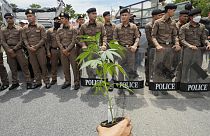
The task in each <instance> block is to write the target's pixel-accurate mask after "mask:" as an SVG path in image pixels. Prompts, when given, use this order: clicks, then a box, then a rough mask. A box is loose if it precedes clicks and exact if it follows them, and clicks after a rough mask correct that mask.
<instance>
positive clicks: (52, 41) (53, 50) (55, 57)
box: [46, 17, 60, 85]
mask: <svg viewBox="0 0 210 136" xmlns="http://www.w3.org/2000/svg"><path fill="white" fill-rule="evenodd" d="M58 28H60V17H55V18H54V27H53V28H50V29H48V30H47V42H46V44H47V56H48V57H49V58H50V61H51V76H52V80H51V82H50V84H51V85H54V84H56V83H57V68H58V61H59V58H60V50H59V47H58V44H57V41H56V34H57V30H58Z"/></svg>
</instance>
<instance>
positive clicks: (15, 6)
mask: <svg viewBox="0 0 210 136" xmlns="http://www.w3.org/2000/svg"><path fill="white" fill-rule="evenodd" d="M10 6H11V7H12V8H13V9H14V8H17V7H18V6H17V5H16V4H14V3H10Z"/></svg>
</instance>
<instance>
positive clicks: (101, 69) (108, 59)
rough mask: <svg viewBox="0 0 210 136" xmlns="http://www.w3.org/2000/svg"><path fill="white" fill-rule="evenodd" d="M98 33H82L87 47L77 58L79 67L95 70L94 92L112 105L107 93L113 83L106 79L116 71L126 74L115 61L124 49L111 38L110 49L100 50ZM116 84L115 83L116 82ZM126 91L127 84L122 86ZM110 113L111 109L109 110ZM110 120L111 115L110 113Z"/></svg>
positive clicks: (121, 55) (82, 40)
mask: <svg viewBox="0 0 210 136" xmlns="http://www.w3.org/2000/svg"><path fill="white" fill-rule="evenodd" d="M100 35H101V34H100V33H97V34H96V35H95V36H88V35H83V36H81V37H80V38H81V42H88V43H90V44H88V47H87V48H86V49H84V50H83V53H81V54H80V55H79V56H78V58H77V60H79V63H80V64H82V65H81V67H80V69H83V68H87V67H91V68H93V69H95V70H96V74H97V77H98V78H99V79H100V82H97V83H96V84H95V85H94V88H95V90H96V91H95V94H97V93H98V92H101V93H102V94H103V95H104V96H106V97H108V101H109V106H110V107H112V104H111V103H112V102H111V100H112V98H111V97H110V94H109V91H108V89H109V87H110V86H113V85H115V83H111V82H109V81H108V78H107V76H108V75H110V76H111V77H113V76H115V77H117V71H119V72H120V73H122V74H123V75H124V76H127V74H126V72H125V70H124V69H123V68H122V66H120V65H119V64H118V63H116V61H115V58H119V59H122V57H123V54H124V51H125V49H124V48H123V47H122V46H121V45H119V43H118V42H117V41H115V40H112V41H111V42H110V43H109V47H110V49H107V50H106V51H102V50H101V49H100V46H99V40H100ZM116 85H117V84H116ZM124 88H125V89H127V90H128V91H132V90H130V89H129V88H128V87H127V86H124ZM110 111H111V113H112V110H110ZM112 121H114V120H113V115H112Z"/></svg>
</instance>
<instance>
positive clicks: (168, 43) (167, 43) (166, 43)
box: [160, 42, 173, 45]
mask: <svg viewBox="0 0 210 136" xmlns="http://www.w3.org/2000/svg"><path fill="white" fill-rule="evenodd" d="M160 44H165V45H170V44H173V43H172V42H160Z"/></svg>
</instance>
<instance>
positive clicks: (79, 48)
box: [75, 15, 85, 80]
mask: <svg viewBox="0 0 210 136" xmlns="http://www.w3.org/2000/svg"><path fill="white" fill-rule="evenodd" d="M76 22H77V26H76V27H75V29H76V30H77V41H76V53H77V55H76V56H77V57H78V56H79V55H80V53H81V52H82V45H81V44H80V42H79V39H80V38H79V31H80V28H81V26H82V25H83V24H84V23H85V19H84V15H78V17H77V21H76ZM77 65H78V68H77V71H78V72H79V80H80V78H81V75H82V71H81V70H79V68H80V65H79V63H78V62H77Z"/></svg>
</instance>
